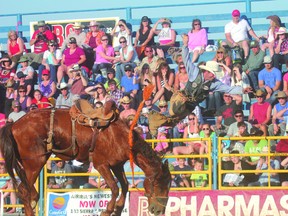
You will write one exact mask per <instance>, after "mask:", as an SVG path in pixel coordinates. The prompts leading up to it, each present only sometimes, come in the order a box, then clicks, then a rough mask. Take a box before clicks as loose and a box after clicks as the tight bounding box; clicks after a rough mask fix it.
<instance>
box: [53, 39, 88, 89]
mask: <svg viewBox="0 0 288 216" xmlns="http://www.w3.org/2000/svg"><path fill="white" fill-rule="evenodd" d="M69 45H70V47H69V48H67V49H65V50H64V52H63V56H62V61H61V65H60V66H59V68H58V71H57V83H58V84H57V86H60V83H61V81H62V78H63V76H64V74H67V75H68V76H69V78H71V79H72V78H73V77H72V74H71V73H68V71H69V70H70V69H71V68H72V67H73V65H74V64H78V65H81V64H83V63H84V62H85V61H86V56H85V53H84V50H83V49H82V48H80V47H78V46H77V41H76V38H74V37H71V38H70V39H69Z"/></svg>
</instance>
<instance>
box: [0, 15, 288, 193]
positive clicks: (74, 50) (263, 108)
mask: <svg viewBox="0 0 288 216" xmlns="http://www.w3.org/2000/svg"><path fill="white" fill-rule="evenodd" d="M267 19H269V20H270V27H269V29H268V30H267V35H264V36H259V35H256V33H255V32H254V31H253V28H252V26H250V25H249V23H248V22H247V21H246V20H245V19H241V16H240V12H239V11H238V10H234V11H233V12H232V20H231V22H229V23H228V24H227V25H225V32H223V35H225V38H226V40H225V41H223V42H222V43H221V44H219V47H218V48H217V50H216V53H215V57H214V58H213V59H211V60H210V61H208V62H207V64H206V63H205V62H198V60H199V56H201V55H204V54H205V52H206V47H207V45H208V39H207V32H206V30H205V28H203V26H202V23H201V20H199V19H194V20H193V21H192V29H191V30H190V31H189V32H187V35H188V37H189V42H188V48H189V52H190V56H191V62H192V63H194V64H196V65H197V64H198V66H199V65H201V67H200V68H203V69H205V68H208V69H211V68H213V70H212V69H211V70H212V71H213V72H211V73H213V74H212V75H214V77H215V79H218V80H219V82H222V83H223V84H225V85H228V86H240V87H241V88H242V89H243V94H240V95H239V94H237V95H236V94H231V93H228V92H225V93H221V92H220V91H217V90H216V91H210V92H209V94H208V95H207V99H205V100H204V101H203V102H202V103H201V104H199V106H196V107H195V109H194V111H193V112H192V113H190V114H189V115H188V116H187V117H186V118H185V119H183V120H181V121H179V123H178V124H177V125H176V126H175V127H171V126H170V127H159V128H158V129H157V134H156V135H155V134H151V133H150V129H149V121H148V115H149V112H151V111H152V110H153V111H155V112H159V113H161V114H163V115H165V116H169V115H170V114H169V111H168V110H169V101H170V98H171V96H172V94H173V93H174V92H176V91H179V90H180V91H181V90H184V89H185V87H186V85H187V83H188V80H189V77H190V75H189V74H188V72H187V71H188V68H186V67H185V64H184V63H183V60H182V56H181V52H180V51H179V49H176V48H175V44H176V34H177V33H176V31H175V30H174V29H173V28H172V21H171V20H170V19H168V18H161V19H159V20H158V21H157V22H156V23H155V24H154V26H153V27H151V26H150V25H151V24H152V23H151V20H150V19H149V18H148V17H147V16H143V17H142V19H141V23H140V27H139V29H138V30H137V31H136V38H135V40H134V43H133V40H132V30H131V29H129V28H128V25H127V23H126V21H125V20H123V19H121V20H119V22H117V23H116V25H115V27H114V28H113V30H112V32H111V33H109V34H108V33H105V32H104V31H103V29H101V28H100V26H101V23H99V22H96V21H93V20H92V21H91V22H90V24H89V32H85V31H83V25H82V24H81V23H79V22H76V23H75V24H74V25H73V31H72V32H71V33H70V34H69V35H68V36H67V37H66V39H65V41H64V42H63V44H62V45H61V48H59V44H58V43H57V41H56V38H55V36H54V34H53V32H51V31H50V30H49V29H48V28H47V26H46V25H47V24H46V23H45V21H39V22H38V30H36V31H35V32H34V34H33V36H32V37H31V41H30V45H31V46H34V51H33V52H30V53H29V52H28V50H27V49H26V47H25V44H24V42H23V40H22V39H21V38H20V37H19V36H18V35H17V32H15V31H9V33H8V42H7V45H8V50H7V55H5V56H3V58H2V59H1V60H0V63H1V74H0V76H1V83H2V84H1V88H2V89H4V91H5V100H1V101H0V103H1V107H3V109H2V110H1V112H2V113H1V115H0V117H1V119H0V121H1V122H3V124H4V123H5V122H15V121H17V120H18V119H19V118H21V117H22V116H23V115H25V114H26V113H28V112H30V110H32V109H42V108H45V107H49V106H56V107H57V108H69V107H71V106H72V105H73V103H74V101H75V100H77V99H79V98H82V99H86V100H89V101H90V102H91V104H93V105H94V106H95V107H97V106H101V105H103V104H104V103H105V102H106V101H108V100H113V101H115V103H116V104H117V106H118V108H119V110H120V118H121V119H128V120H131V119H133V118H134V116H135V113H136V110H137V108H138V106H139V103H140V102H141V101H142V91H143V88H144V87H145V86H146V85H148V84H149V83H152V84H153V85H155V89H154V91H153V94H152V96H151V97H150V98H149V99H148V100H147V101H145V106H144V108H143V110H142V113H141V116H140V119H139V122H138V127H139V128H140V129H141V130H140V131H141V133H142V134H143V137H144V138H158V139H160V140H161V139H169V138H182V137H183V138H208V137H213V136H229V137H234V136H238V137H245V136H249V134H250V133H251V131H253V130H254V132H255V133H258V134H263V135H264V136H274V135H281V136H283V135H285V133H286V122H287V116H288V104H287V94H288V85H287V83H288V76H287V74H285V71H282V64H286V66H288V39H287V38H288V32H287V30H286V28H285V27H283V25H282V24H281V20H280V18H279V17H278V16H276V15H273V16H269V17H267ZM159 25H161V28H160V29H158V26H159ZM249 36H252V37H253V40H250V39H249ZM156 37H157V38H158V39H156ZM154 38H155V39H156V40H157V41H158V43H155V41H156V40H154ZM112 39H113V40H112ZM263 40H265V42H264V43H262V41H263ZM112 41H115V43H112ZM180 50H181V49H180ZM24 53H25V54H24ZM167 58H170V59H172V60H173V61H174V64H177V67H176V69H171V68H170V66H171V65H169V64H168V63H167ZM37 72H38V73H37ZM206 74H207V73H206ZM37 76H38V77H37ZM204 76H205V74H204ZM282 77H283V78H282ZM35 88H36V89H35ZM255 101H256V102H255ZM243 103H245V104H246V105H247V107H250V112H249V113H250V114H249V117H248V119H245V116H244V112H243V111H242V107H243ZM272 111H273V114H272ZM202 115H203V116H204V117H215V118H216V121H215V125H210V124H209V123H208V122H206V121H205V120H203V116H202ZM246 120H247V121H246ZM255 133H254V134H255ZM254 134H253V133H252V135H254ZM264 141H265V140H260V142H259V140H258V143H257V140H256V141H255V140H249V141H237V142H234V143H233V142H231V143H230V144H229V146H227V145H225V144H223V151H224V150H227V149H229V151H230V152H232V153H244V152H246V153H253V152H254V153H255V152H256V153H259V152H261V151H263V148H264V147H267V143H266V145H263V143H265V142H264ZM260 144H261V145H260ZM276 147H277V141H275V142H271V149H270V150H271V151H273V150H274V149H276ZM209 149H210V150H209ZM155 151H157V152H158V153H166V154H168V153H171V154H175V155H179V154H200V155H204V154H208V153H209V151H211V146H209V144H208V142H206V141H200V140H199V141H192V142H186V143H181V142H174V143H170V142H166V141H163V142H161V141H159V142H158V143H157V145H156V148H155ZM276 160H277V159H275V161H276ZM229 161H230V162H229V163H228V161H225V162H227V164H226V165H225V164H224V165H223V167H226V168H227V167H230V168H231V167H232V170H233V169H246V168H247V167H248V165H247V164H249V166H250V168H251V167H252V168H253V166H254V168H255V169H262V170H263V169H267V159H265V158H260V157H250V158H247V161H246V160H245V164H244V162H242V161H243V159H240V158H239V157H231V160H229ZM206 162H207V161H206V160H205V159H204V158H197V159H195V158H194V159H193V158H192V159H189V160H187V161H186V163H188V164H189V165H187V166H189V167H185V166H186V165H185V166H184V163H185V160H182V159H178V160H177V161H176V166H175V170H179V171H181V170H186V169H187V170H188V169H189V170H192V169H194V170H203V169H204V167H205V165H206V164H207V163H206ZM270 162H271V163H272V162H273V165H271V167H273V168H274V169H279V168H280V161H279V162H278V163H276V162H275V163H274V159H273V161H272V160H270ZM246 163H247V164H246ZM285 166H286V165H285ZM265 167H266V168H265ZM250 168H249V169H250ZM247 169H248V168H247ZM90 171H91V169H90ZM52 172H57V173H61V172H62V173H63V172H71V168H69V164H68V163H65V162H64V161H59V162H57V163H55V165H54V167H52ZM264 174H265V173H262V174H261V175H259V178H258V179H257V178H255V182H254V180H253V181H252V180H251V181H250V180H249V182H246V181H248V180H247V179H248V178H249V179H250V177H251V176H249V177H246V176H247V175H246V176H245V175H244V180H243V179H242V182H243V181H245V182H246V183H247V185H248V184H249V185H250V186H255V185H263V184H264V183H265V182H266V180H267V174H266V175H264ZM239 176H242V175H239ZM271 176H272V175H271ZM232 177H233V176H230V178H232ZM274 177H275V182H276V183H277V184H276V183H275V184H276V185H279V184H280V181H279V178H277V176H273V179H274ZM227 179H228V180H227ZM251 179H253V178H251ZM277 179H278V181H277ZM90 180H91V181H90ZM174 180H175V182H176V185H178V186H189V185H191V186H192V187H200V186H201V187H204V186H206V185H207V176H206V175H202V174H199V175H197V174H192V175H189V176H188V175H176V176H175V179H174ZM200 180H201V181H200ZM270 180H271V181H272V178H270ZM94 181H95V179H94V180H93V179H89V183H90V185H86V186H87V187H92V186H93V187H104V186H103V185H105V183H103V184H97V185H93V184H92V183H91V182H94ZM240 182H241V181H240ZM263 182H264V183H263ZM232 183H233V182H232ZM232 183H231V182H229V176H228V177H226V184H227V185H230V186H232V185H233V184H232ZM246 183H245V185H246ZM87 184H88V182H87ZM237 184H238V185H239V182H238V183H237ZM243 184H244V183H243ZM73 185H74V183H73V178H55V179H51V181H49V187H50V188H70V187H74V186H73ZM91 185H92V186H91ZM234 185H236V184H234ZM86 186H85V187H86Z"/></svg>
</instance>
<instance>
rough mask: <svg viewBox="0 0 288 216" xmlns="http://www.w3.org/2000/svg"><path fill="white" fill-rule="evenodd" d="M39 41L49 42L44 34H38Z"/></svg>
mask: <svg viewBox="0 0 288 216" xmlns="http://www.w3.org/2000/svg"><path fill="white" fill-rule="evenodd" d="M37 39H38V40H44V41H45V40H47V38H46V36H45V35H44V34H43V33H42V32H39V33H38V34H37Z"/></svg>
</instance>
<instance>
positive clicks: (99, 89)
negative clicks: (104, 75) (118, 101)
mask: <svg viewBox="0 0 288 216" xmlns="http://www.w3.org/2000/svg"><path fill="white" fill-rule="evenodd" d="M85 92H86V93H87V94H89V95H91V96H92V103H93V104H96V102H101V103H102V104H105V102H106V101H108V100H110V99H111V97H110V95H109V94H108V93H107V92H106V89H105V87H104V85H103V84H102V83H98V84H96V85H95V86H89V87H87V88H86V89H85Z"/></svg>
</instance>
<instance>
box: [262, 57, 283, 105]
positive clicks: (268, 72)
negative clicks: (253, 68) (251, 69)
mask: <svg viewBox="0 0 288 216" xmlns="http://www.w3.org/2000/svg"><path fill="white" fill-rule="evenodd" d="M263 64H264V66H265V68H263V69H262V70H261V71H260V72H259V75H258V80H259V81H258V85H259V88H264V89H266V91H267V93H268V95H267V97H266V100H267V102H269V103H270V104H273V103H274V102H275V101H276V94H277V92H278V91H279V88H280V86H281V82H282V75H281V74H282V73H281V71H280V70H279V69H277V68H276V67H273V62H272V58H271V57H270V56H269V55H267V56H265V57H264V60H263Z"/></svg>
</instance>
